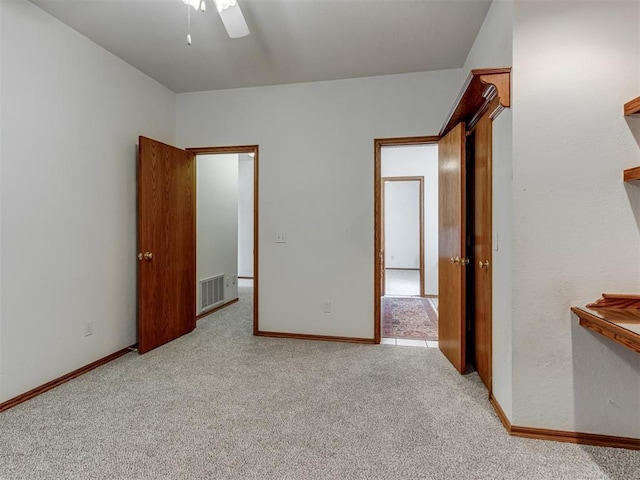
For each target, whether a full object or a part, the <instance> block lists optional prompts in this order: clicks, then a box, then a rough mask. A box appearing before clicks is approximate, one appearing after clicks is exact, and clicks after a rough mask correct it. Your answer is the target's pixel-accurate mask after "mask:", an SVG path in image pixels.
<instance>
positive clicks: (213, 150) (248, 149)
mask: <svg viewBox="0 0 640 480" xmlns="http://www.w3.org/2000/svg"><path fill="white" fill-rule="evenodd" d="M185 150H187V151H188V152H192V153H193V154H195V155H196V156H197V155H223V154H236V153H237V154H243V153H252V154H253V334H254V335H257V334H258V331H259V328H258V225H259V223H258V205H259V202H258V192H259V175H258V172H259V169H258V165H259V146H258V145H237V146H228V147H197V148H185ZM197 175H198V172H197V169H196V178H197ZM196 251H197V245H196ZM197 281H198V279H197V278H194V282H197ZM194 315H196V313H195V312H194Z"/></svg>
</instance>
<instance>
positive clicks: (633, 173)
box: [623, 167, 640, 182]
mask: <svg viewBox="0 0 640 480" xmlns="http://www.w3.org/2000/svg"><path fill="white" fill-rule="evenodd" d="M623 179H624V181H625V182H631V181H633V180H640V167H635V168H627V169H626V170H625V171H624V176H623Z"/></svg>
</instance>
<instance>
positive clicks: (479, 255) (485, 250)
mask: <svg viewBox="0 0 640 480" xmlns="http://www.w3.org/2000/svg"><path fill="white" fill-rule="evenodd" d="M496 108H497V99H495V100H494V101H493V102H492V103H491V105H490V106H489V109H488V110H487V113H485V114H484V115H483V116H482V118H481V119H480V120H479V121H478V123H477V124H476V127H475V148H474V150H475V158H474V162H473V163H474V170H475V172H474V173H475V174H474V188H473V195H474V222H473V225H474V232H473V258H474V262H475V265H470V266H469V268H473V269H474V275H473V278H474V289H473V291H474V309H473V313H474V325H473V329H474V335H473V336H474V342H475V346H474V351H475V358H474V365H475V367H476V370H477V372H478V375H479V376H480V378H481V379H482V381H483V382H484V384H485V386H486V387H487V389H488V390H489V392H491V381H492V378H491V368H492V366H491V352H492V338H491V335H492V333H491V332H492V321H491V315H492V308H491V304H492V286H491V285H492V271H491V269H492V264H493V262H492V258H491V251H492V250H491V245H492V236H493V235H492V204H491V202H492V190H491V187H492V169H491V159H492V154H493V153H492V139H493V138H492V137H493V120H492V119H491V115H490V112H493V111H495V109H496Z"/></svg>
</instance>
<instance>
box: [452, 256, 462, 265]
mask: <svg viewBox="0 0 640 480" xmlns="http://www.w3.org/2000/svg"><path fill="white" fill-rule="evenodd" d="M449 261H450V262H451V263H453V264H454V265H460V257H456V258H453V257H451V259H449Z"/></svg>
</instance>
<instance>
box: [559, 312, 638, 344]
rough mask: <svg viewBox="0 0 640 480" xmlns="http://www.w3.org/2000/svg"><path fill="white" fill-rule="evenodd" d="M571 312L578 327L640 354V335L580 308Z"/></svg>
mask: <svg viewBox="0 0 640 480" xmlns="http://www.w3.org/2000/svg"><path fill="white" fill-rule="evenodd" d="M571 311H572V312H573V313H575V314H576V315H577V316H578V318H579V319H580V326H582V327H584V328H587V329H589V330H592V331H594V332H596V333H599V334H600V335H603V336H605V337H607V338H608V339H609V340H613V341H614V342H616V343H619V344H620V345H623V346H625V347H627V348H630V349H631V350H635V351H636V352H638V353H640V335H637V334H635V333H633V332H632V331H630V330H627V329H626V328H623V327H620V326H618V325H616V324H615V323H612V322H610V321H608V320H605V319H603V318H600V317H598V316H597V315H594V314H592V313H589V312H587V311H586V310H583V309H581V308H576V307H571Z"/></svg>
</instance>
